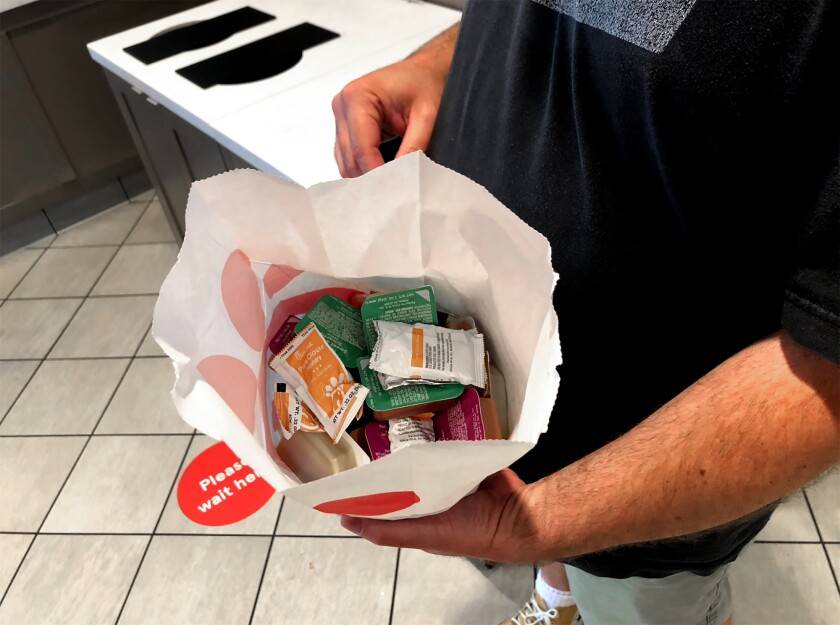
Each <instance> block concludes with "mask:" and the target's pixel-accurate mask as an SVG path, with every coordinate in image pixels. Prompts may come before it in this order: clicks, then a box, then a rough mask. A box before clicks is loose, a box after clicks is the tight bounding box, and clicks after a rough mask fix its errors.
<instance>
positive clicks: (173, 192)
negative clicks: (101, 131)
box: [105, 70, 251, 238]
mask: <svg viewBox="0 0 840 625" xmlns="http://www.w3.org/2000/svg"><path fill="white" fill-rule="evenodd" d="M105 74H106V76H107V78H108V82H109V83H110V85H111V89H112V90H113V92H114V96H115V97H116V99H117V104H118V105H119V107H120V111H122V114H123V117H124V118H125V121H126V124H127V125H128V129H129V132H130V133H131V136H132V138H133V139H134V143H135V145H136V147H137V151H138V152H139V153H140V158H142V159H143V164H144V166H145V167H146V172H147V173H148V174H149V178H150V179H151V181H152V184H153V185H154V187H155V189H156V190H157V194H158V198H159V199H160V202H161V204H162V206H163V208H164V212H165V213H166V214H167V216H168V218H169V222H170V225H171V226H172V229H173V231H174V232H175V234H176V235H177V236H178V237H179V238H183V236H184V229H185V224H184V213H185V211H186V208H187V195H188V194H189V190H190V185H191V184H192V183H193V182H194V181H196V180H201V179H202V178H209V177H210V176H215V175H216V174H221V173H223V172H225V171H229V170H231V169H237V168H241V167H251V165H250V164H248V163H247V162H245V161H244V160H242V159H241V158H239V157H238V156H236V155H235V154H233V153H232V152H230V151H229V150H227V149H225V148H224V147H222V146H221V145H219V144H218V143H217V142H216V141H214V140H213V139H211V138H210V137H208V136H207V135H205V134H204V133H202V132H200V131H199V130H197V129H196V128H195V127H193V126H191V125H190V124H188V123H187V122H185V121H184V120H183V119H181V118H180V117H178V116H177V115H175V114H174V113H172V112H171V111H169V110H167V109H166V108H164V107H163V106H160V105H159V104H158V103H157V102H155V101H154V100H152V99H151V98H148V97H147V96H146V95H145V94H143V93H140V92H138V91H137V90H135V89H134V88H133V87H132V86H131V85H129V84H128V83H127V82H125V81H124V80H122V79H121V78H119V77H118V76H116V75H114V74H112V73H111V72H109V71H107V70H105Z"/></svg>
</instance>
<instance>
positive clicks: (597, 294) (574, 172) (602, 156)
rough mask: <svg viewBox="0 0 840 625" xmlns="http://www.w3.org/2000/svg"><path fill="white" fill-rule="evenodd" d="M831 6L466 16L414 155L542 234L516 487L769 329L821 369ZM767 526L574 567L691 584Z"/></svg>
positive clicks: (531, 5)
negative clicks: (529, 413)
mask: <svg viewBox="0 0 840 625" xmlns="http://www.w3.org/2000/svg"><path fill="white" fill-rule="evenodd" d="M832 5H834V6H832ZM836 8H837V7H836V3H832V2H830V0H826V1H825V2H818V1H805V0H775V1H774V0H764V1H759V2H753V1H750V2H746V1H743V2H742V1H740V0H731V1H726V2H710V1H705V0H699V1H697V2H694V0H600V1H593V2H585V3H584V2H577V1H575V0H543V2H542V3H537V2H535V1H533V0H521V1H514V0H473V1H472V2H471V3H470V4H468V6H467V7H466V10H465V13H464V16H463V20H462V24H461V31H460V34H459V39H458V44H457V47H456V53H455V58H454V60H453V63H452V67H451V70H450V74H449V78H448V81H447V85H446V89H445V92H444V96H443V100H442V102H441V108H440V112H439V114H438V118H437V122H436V126H435V132H434V136H433V138H432V143H431V146H430V148H429V154H430V156H431V157H432V158H434V159H435V160H436V161H437V162H439V163H441V164H443V165H446V166H447V167H451V168H452V169H455V170H456V171H459V172H461V173H463V174H464V175H466V176H468V177H470V178H471V179H473V180H475V181H477V182H478V183H479V184H481V185H483V186H485V187H486V188H487V189H488V190H489V191H490V192H491V193H493V194H494V195H495V196H496V197H498V198H499V199H500V200H501V201H502V202H503V203H504V204H505V205H507V206H508V207H509V208H510V209H511V210H513V211H514V212H515V213H517V214H518V215H520V216H521V217H522V218H523V219H524V220H525V221H526V222H528V223H529V224H530V225H531V226H533V227H534V228H536V229H537V230H539V231H540V232H542V233H543V234H545V235H546V236H547V237H548V239H549V241H550V242H551V245H552V254H553V263H554V267H555V270H556V271H557V272H558V273H559V274H560V281H559V283H558V285H557V290H556V295H555V307H556V309H557V313H558V318H559V322H560V339H561V343H562V347H563V359H564V365H563V366H562V368H561V370H560V374H561V383H560V393H559V396H558V400H557V403H556V406H555V411H554V414H553V416H552V419H551V424H550V427H549V430H548V432H547V433H546V434H545V435H543V436H542V438H541V439H540V441H539V444H538V445H537V447H536V448H535V449H534V450H533V451H532V452H531V453H529V454H528V455H527V456H525V458H523V459H522V460H521V461H520V462H518V463H517V464H516V465H514V469H515V470H517V471H518V472H519V474H520V475H521V476H522V477H523V478H524V479H526V480H529V481H530V480H535V479H537V478H539V477H542V476H544V475H547V474H550V473H552V472H554V471H556V470H558V469H560V468H562V467H563V466H565V465H567V464H569V463H571V462H573V461H575V460H577V459H579V458H581V457H582V456H584V455H586V454H587V453H589V452H591V451H593V450H595V449H598V448H599V447H601V446H603V445H604V444H605V443H607V442H609V441H610V440H612V439H614V438H616V437H618V436H620V435H621V434H623V433H624V432H626V431H627V430H629V429H630V428H632V427H633V426H634V425H636V424H638V423H639V422H640V421H642V420H643V419H645V418H646V417H647V416H649V415H650V414H651V413H653V412H654V411H655V410H656V409H657V408H659V407H660V406H662V405H663V404H664V403H665V402H667V401H668V400H670V399H671V398H673V397H674V396H676V395H677V394H678V393H680V392H681V391H682V390H683V389H685V388H686V387H687V386H689V385H690V384H691V383H693V382H694V381H695V380H697V379H698V378H700V377H702V376H703V375H704V374H706V373H707V372H708V371H710V370H711V369H712V368H714V367H715V366H716V365H718V364H720V363H721V362H723V361H724V360H726V359H727V358H729V357H730V356H732V355H733V354H735V353H736V352H738V351H739V350H741V349H743V348H745V347H747V346H749V345H750V344H752V343H754V342H755V341H756V340H758V339H761V338H762V337H765V336H767V335H768V334H771V333H773V332H775V331H777V330H779V329H780V328H784V329H785V330H786V331H787V332H788V333H790V335H791V336H792V337H793V338H794V339H795V340H796V341H798V342H799V343H801V344H802V345H804V346H806V347H808V348H810V349H812V350H814V351H816V352H818V353H819V354H821V355H822V356H823V357H825V358H828V359H830V360H833V361H834V362H838V361H840V338H838V326H839V325H840V288H839V285H840V277H839V276H840V273H839V272H838V265H840V261H839V260H838V255H840V252H838V249H839V248H840V243H838V231H840V218H838V209H837V205H838V196H839V195H840V191H839V190H838V177H840V169H838V153H839V152H840V126H838V119H840V115H838V111H840V102H838V98H837V95H836V93H837V89H836V88H835V86H836V84H835V83H836V71H835V70H836V61H837V59H838V58H840V54H838V52H840V51H838V44H837V42H838V41H840V32H838V27H837V26H838V24H837V11H836ZM663 453H665V451H664V450H663ZM560 503H562V502H560ZM628 505H630V503H629V502H628ZM768 515H769V513H765V514H759V515H757V516H756V517H753V519H752V520H751V521H744V522H742V523H740V524H737V525H736V526H733V527H730V528H728V529H726V530H721V531H712V532H708V533H705V534H704V535H702V536H694V537H691V538H690V539H686V540H677V541H667V542H663V543H656V544H650V545H643V546H632V547H624V548H620V549H615V550H612V551H610V552H608V553H599V554H593V555H590V556H587V557H585V558H580V559H577V560H575V561H574V562H573V564H575V565H576V566H581V567H582V568H585V569H586V570H589V571H591V572H594V573H596V574H599V575H606V576H613V577H625V576H629V575H644V576H653V577H656V576H662V575H667V574H669V573H671V572H674V571H678V570H693V571H695V572H698V573H706V572H709V571H710V570H712V569H714V568H716V567H717V566H720V565H721V564H724V563H725V562H728V561H731V560H732V559H733V558H734V557H735V556H736V555H737V553H738V551H739V550H740V548H741V547H742V546H743V545H744V544H746V542H748V541H749V540H750V539H751V538H752V537H753V536H754V535H755V534H756V533H757V532H758V531H759V530H760V529H761V527H762V526H763V524H764V523H766V520H767V518H768Z"/></svg>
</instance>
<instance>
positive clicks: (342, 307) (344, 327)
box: [295, 295, 367, 367]
mask: <svg viewBox="0 0 840 625" xmlns="http://www.w3.org/2000/svg"><path fill="white" fill-rule="evenodd" d="M310 323H314V324H315V326H316V327H317V328H318V331H319V332H320V333H321V334H322V335H323V337H324V338H325V339H326V340H327V343H329V346H330V347H332V348H333V350H334V351H335V353H336V354H338V357H339V358H341V362H343V363H344V366H345V367H355V366H356V360H358V359H359V358H360V357H361V356H364V355H365V354H366V353H367V347H366V344H365V333H364V331H363V330H362V315H361V313H359V311H358V310H357V309H355V308H353V306H351V305H350V304H348V303H347V302H345V301H343V300H340V299H338V298H337V297H336V296H335V295H325V296H324V297H322V298H321V299H319V300H318V301H317V302H316V304H315V305H314V306H313V307H312V308H311V309H310V311H309V312H308V313H306V315H304V317H303V319H301V320H300V322H298V324H297V326H296V327H295V331H296V332H301V331H302V330H303V329H304V328H305V327H306V326H308V325H309V324H310Z"/></svg>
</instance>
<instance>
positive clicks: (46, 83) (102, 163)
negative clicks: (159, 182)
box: [0, 0, 206, 251]
mask: <svg viewBox="0 0 840 625" xmlns="http://www.w3.org/2000/svg"><path fill="white" fill-rule="evenodd" d="M204 1H206V0H156V1H155V0H142V1H132V2H123V1H116V0H109V1H104V0H99V1H95V0H42V1H40V2H33V3H31V4H26V5H24V6H20V7H17V8H15V9H12V10H9V11H6V12H4V13H3V14H2V20H0V137H2V140H0V229H2V238H0V244H2V249H3V251H8V250H9V249H13V248H14V247H17V246H19V245H22V244H26V243H28V242H30V241H31V240H33V239H34V238H36V237H37V236H44V235H45V234H48V232H44V231H43V230H44V229H47V230H49V231H52V229H53V228H60V227H64V226H67V225H70V224H71V223H74V222H75V221H78V220H80V219H83V218H85V217H87V216H89V215H90V214H91V213H92V212H96V211H97V210H102V209H104V208H107V207H108V206H110V205H113V204H115V203H117V202H119V201H120V200H123V199H126V195H127V194H132V193H136V192H140V191H142V190H143V189H142V188H134V189H132V188H126V187H130V186H131V183H133V182H136V181H140V182H139V183H136V184H139V185H142V184H143V182H142V181H143V180H146V183H145V184H146V185H148V179H147V178H146V176H145V174H143V166H142V162H141V160H140V158H139V156H138V154H137V150H136V148H135V146H134V142H133V141H132V138H131V136H130V134H129V132H128V131H127V129H126V127H125V123H124V122H123V120H122V116H121V115H120V111H119V109H118V107H117V106H116V105H115V103H114V99H113V96H112V95H111V92H110V89H109V87H108V83H107V81H106V80H105V77H104V76H103V74H102V69H101V68H100V67H99V66H98V65H97V64H96V63H95V62H94V61H93V60H92V59H91V58H90V56H89V54H88V51H87V48H86V45H87V43H88V42H89V41H93V40H96V39H100V38H102V37H106V36H108V35H111V34H114V33H117V32H121V31H123V30H126V29H129V28H132V27H135V26H138V25H140V24H144V23H147V22H150V21H153V20H156V19H159V18H161V17H164V16H166V15H169V14H172V13H176V12H179V11H183V10H185V9H188V8H190V7H192V6H195V5H198V4H202V2H204ZM135 186H136V185H135ZM97 202H98V204H97ZM32 223H36V224H39V225H36V227H34V228H33V227H31V224H32ZM21 233H23V237H24V239H23V240H21V239H20V237H18V236H17V235H18V234H21ZM27 239H28V240H27Z"/></svg>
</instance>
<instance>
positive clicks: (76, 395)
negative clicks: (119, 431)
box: [0, 359, 129, 435]
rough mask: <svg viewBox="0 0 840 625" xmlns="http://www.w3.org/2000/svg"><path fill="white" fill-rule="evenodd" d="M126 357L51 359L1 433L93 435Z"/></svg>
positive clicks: (31, 383) (7, 418) (126, 362)
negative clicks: (118, 358) (114, 358)
mask: <svg viewBox="0 0 840 625" xmlns="http://www.w3.org/2000/svg"><path fill="white" fill-rule="evenodd" d="M128 363H129V361H128V360H127V359H126V360H112V359H108V360H47V361H45V362H44V364H42V365H41V368H40V369H38V372H37V373H36V374H35V376H34V377H33V378H32V381H31V382H30V383H29V385H28V386H27V387H26V390H25V391H24V392H23V394H22V395H21V396H20V398H19V399H18V401H17V403H16V404H15V407H14V408H12V410H11V411H10V412H9V414H8V416H7V417H6V419H5V420H4V421H3V423H2V424H0V435H9V434H90V433H91V432H92V431H93V428H94V426H96V422H97V421H98V420H99V417H101V416H102V412H103V411H104V410H105V406H106V405H107V404H108V400H109V399H110V398H111V395H112V394H113V393H114V389H116V388H117V384H119V381H120V377H122V374H123V372H124V371H125V369H126V367H127V366H128Z"/></svg>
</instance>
